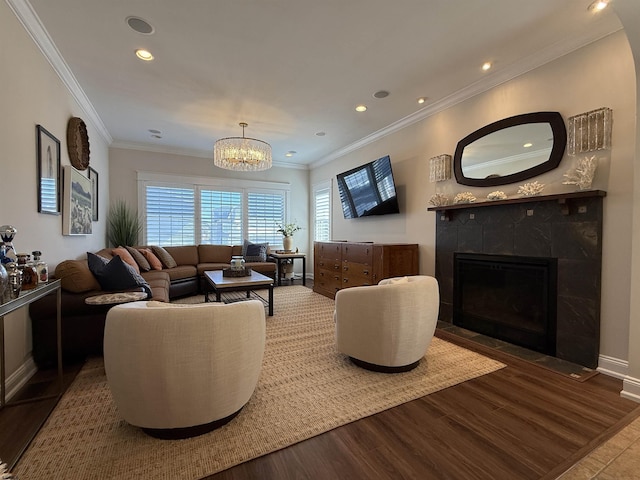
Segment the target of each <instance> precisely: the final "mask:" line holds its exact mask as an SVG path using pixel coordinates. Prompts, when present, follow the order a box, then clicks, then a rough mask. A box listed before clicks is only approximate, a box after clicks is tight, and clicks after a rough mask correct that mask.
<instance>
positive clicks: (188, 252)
mask: <svg viewBox="0 0 640 480" xmlns="http://www.w3.org/2000/svg"><path fill="white" fill-rule="evenodd" d="M165 250H166V251H167V253H169V255H171V257H172V258H173V259H174V260H175V262H176V265H175V266H180V265H197V264H198V247H196V246H195V245H182V246H180V247H165ZM160 260H162V259H160ZM163 263H164V260H163ZM169 268H171V267H169Z"/></svg>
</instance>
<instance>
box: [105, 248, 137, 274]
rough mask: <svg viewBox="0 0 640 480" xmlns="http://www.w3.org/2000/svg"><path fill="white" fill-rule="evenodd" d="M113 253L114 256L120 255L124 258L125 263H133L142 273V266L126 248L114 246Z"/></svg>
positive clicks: (134, 267)
mask: <svg viewBox="0 0 640 480" xmlns="http://www.w3.org/2000/svg"><path fill="white" fill-rule="evenodd" d="M111 255H113V256H114V257H115V256H116V255H118V256H119V257H120V258H121V259H122V260H124V262H125V263H128V264H129V265H131V266H132V267H133V269H134V270H135V271H136V272H138V273H140V267H139V266H138V264H137V263H136V261H135V260H134V259H133V257H132V256H131V254H130V253H129V251H128V250H127V249H126V248H124V247H118V248H114V249H113V250H111Z"/></svg>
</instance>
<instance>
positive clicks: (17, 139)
mask: <svg viewBox="0 0 640 480" xmlns="http://www.w3.org/2000/svg"><path fill="white" fill-rule="evenodd" d="M0 65H2V74H1V75H0V86H1V88H0V105H2V107H1V108H2V115H0V145H2V153H1V154H0V164H1V165H2V175H1V177H0V178H2V200H1V205H2V209H1V210H2V211H1V212H0V225H4V224H10V225H13V226H15V227H16V228H17V229H18V234H17V235H16V238H15V240H14V245H15V247H16V249H17V250H18V251H20V252H28V253H30V252H32V251H33V250H41V251H42V254H43V259H44V260H45V261H46V262H48V263H49V264H50V266H51V267H52V268H53V267H55V265H56V264H57V263H59V262H60V261H61V260H64V259H66V258H71V257H77V256H80V255H82V253H83V252H85V251H87V250H97V249H99V248H101V247H102V246H103V243H104V232H105V222H104V221H102V220H101V221H100V222H98V223H94V224H93V229H94V232H95V233H94V234H93V235H87V236H77V237H69V236H63V235H62V217H61V216H54V215H46V214H41V213H38V203H37V183H36V144H35V142H36V125H37V124H41V125H42V126H43V127H45V128H46V129H47V130H48V131H49V132H51V133H52V134H53V135H54V136H55V137H56V138H58V139H59V140H60V141H61V152H62V165H63V166H64V165H69V164H70V163H69V157H68V154H67V143H66V140H65V138H66V127H67V121H68V120H69V118H70V117H72V116H79V117H81V118H84V119H85V122H87V127H88V130H89V141H90V144H91V158H90V162H91V166H92V167H93V168H95V169H96V170H97V171H98V172H99V174H100V185H101V186H106V185H108V183H109V171H108V169H107V166H108V150H107V145H106V143H105V142H104V140H103V139H102V138H101V137H100V136H99V135H98V134H97V133H96V129H95V128H94V126H93V125H92V124H91V123H90V122H88V121H87V120H86V115H85V114H84V112H83V111H82V110H81V108H80V106H79V105H78V103H76V102H75V101H74V99H73V97H72V96H71V95H70V93H69V91H68V89H67V88H66V87H65V85H64V84H63V83H62V81H61V80H60V78H59V77H58V75H57V74H56V73H55V71H54V69H53V68H52V67H51V65H50V64H49V63H48V62H47V60H46V59H45V58H44V56H43V55H42V53H41V52H40V50H39V49H38V47H37V46H36V44H35V43H34V42H33V40H31V38H30V37H29V35H28V34H27V32H26V31H25V29H24V28H23V27H22V25H21V24H20V22H19V21H18V20H17V18H16V17H15V15H14V14H13V12H12V11H11V10H10V8H9V7H8V6H7V4H6V3H5V2H0ZM100 202H101V203H102V204H103V205H104V204H105V203H106V202H108V189H107V188H102V190H101V195H100ZM103 218H104V217H103ZM5 321H6V325H5V328H6V332H5V335H6V338H5V346H6V355H7V357H6V362H7V363H6V370H7V375H11V374H12V373H13V372H14V371H15V370H16V369H17V368H18V367H20V366H21V365H23V364H24V362H25V360H26V359H27V358H28V356H29V353H30V351H31V330H30V325H29V320H28V315H27V311H26V309H22V310H21V311H18V312H16V313H14V314H12V315H10V316H8V317H7V318H6V319H5Z"/></svg>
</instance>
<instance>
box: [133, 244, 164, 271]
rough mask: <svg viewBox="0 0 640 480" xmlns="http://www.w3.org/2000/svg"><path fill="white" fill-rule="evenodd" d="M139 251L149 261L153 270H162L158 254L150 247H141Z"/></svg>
mask: <svg viewBox="0 0 640 480" xmlns="http://www.w3.org/2000/svg"><path fill="white" fill-rule="evenodd" d="M138 251H139V252H140V253H141V254H142V255H143V256H144V258H145V259H146V260H147V261H148V262H149V265H150V266H151V270H162V262H161V261H160V259H159V258H158V257H156V254H155V253H153V252H152V251H151V249H150V248H139V249H138Z"/></svg>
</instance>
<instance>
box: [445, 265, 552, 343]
mask: <svg viewBox="0 0 640 480" xmlns="http://www.w3.org/2000/svg"><path fill="white" fill-rule="evenodd" d="M454 267H455V272H454V296H453V305H454V311H453V323H454V324H455V325H458V326H460V327H463V328H466V329H469V330H473V331H475V332H479V333H482V334H485V335H489V336H491V337H494V338H498V339H501V340H505V341H507V342H509V343H514V344H516V345H521V346H523V347H526V348H530V349H532V350H536V351H539V352H542V353H546V354H548V355H555V353H556V352H555V350H556V347H555V345H556V303H557V302H556V299H557V270H558V268H557V259H555V258H539V257H520V256H513V255H486V254H467V253H456V254H455V256H454Z"/></svg>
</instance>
